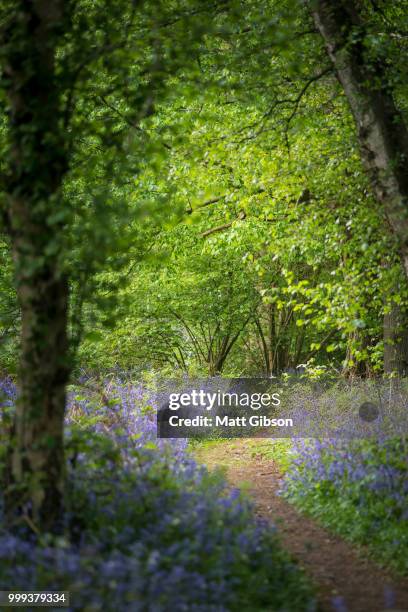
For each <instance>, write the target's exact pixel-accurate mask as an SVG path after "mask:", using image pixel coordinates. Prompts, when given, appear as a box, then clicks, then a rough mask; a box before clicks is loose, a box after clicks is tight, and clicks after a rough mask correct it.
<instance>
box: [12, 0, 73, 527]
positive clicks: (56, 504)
mask: <svg viewBox="0 0 408 612" xmlns="http://www.w3.org/2000/svg"><path fill="white" fill-rule="evenodd" d="M68 4H69V3H68V2H64V1H63V0H54V1H53V2H48V1H46V0H32V1H31V2H24V1H20V2H18V5H17V6H15V7H14V8H13V12H12V15H11V16H10V19H9V22H8V26H7V29H6V30H5V32H4V38H3V45H2V55H3V89H4V90H5V92H6V94H7V97H8V105H9V111H8V112H9V145H10V160H9V165H8V173H7V177H6V198H7V206H6V211H5V212H6V223H7V227H8V231H9V234H10V237H11V242H12V252H13V258H14V266H15V280H16V287H17V295H18V300H19V305H20V308H21V324H22V333H21V358H20V376H19V381H20V382H19V387H20V388H19V399H18V403H17V408H16V415H15V422H14V426H13V437H12V440H11V446H10V460H9V470H8V475H7V479H8V483H7V485H8V486H7V489H6V510H7V516H8V518H9V521H11V522H13V521H15V520H16V519H17V520H21V519H24V518H25V519H26V520H27V522H29V523H30V524H31V525H32V526H33V527H34V528H36V529H38V530H41V531H44V530H51V529H55V528H56V527H57V525H58V521H59V518H60V513H61V507H62V500H63V481H64V453H63V425H64V413H65V400H66V384H67V381H68V377H69V373H70V363H69V356H68V341H67V311H68V295H69V289H68V280H67V278H66V276H65V274H64V272H63V265H62V261H61V260H62V248H63V245H62V235H63V230H64V219H65V218H66V216H65V210H64V207H63V202H62V198H61V189H62V182H63V178H64V175H65V173H66V171H67V135H66V130H65V128H64V117H63V111H62V104H63V100H62V99H61V95H60V91H61V88H60V83H59V78H60V77H59V75H58V74H57V70H56V67H55V53H56V47H57V43H58V40H59V37H60V35H61V33H62V32H63V31H64V24H66V23H67V18H68V17H67V6H68Z"/></svg>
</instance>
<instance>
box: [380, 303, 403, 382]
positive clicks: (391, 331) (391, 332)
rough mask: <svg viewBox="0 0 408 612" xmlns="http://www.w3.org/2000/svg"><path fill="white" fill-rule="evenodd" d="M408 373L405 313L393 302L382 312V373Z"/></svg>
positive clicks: (401, 374)
mask: <svg viewBox="0 0 408 612" xmlns="http://www.w3.org/2000/svg"><path fill="white" fill-rule="evenodd" d="M407 373H408V327H407V315H406V314H405V313H404V312H403V311H402V309H401V307H400V306H399V305H398V304H396V303H395V302H393V303H392V304H391V305H390V311H389V312H387V313H385V314H384V374H398V375H399V376H405V375H406V374H407Z"/></svg>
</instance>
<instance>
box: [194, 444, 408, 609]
mask: <svg viewBox="0 0 408 612" xmlns="http://www.w3.org/2000/svg"><path fill="white" fill-rule="evenodd" d="M258 443H259V442H258ZM195 455H196V457H197V460H198V461H201V462H202V463H204V464H206V465H207V467H208V468H209V469H215V468H217V467H222V468H224V469H225V471H226V477H227V480H228V482H229V484H230V485H231V486H233V487H238V488H240V489H244V490H245V491H247V492H248V493H249V494H250V496H251V497H252V499H253V501H254V503H255V508H256V513H257V515H258V516H260V517H262V518H265V519H268V520H270V521H271V522H273V523H274V524H275V525H276V526H277V528H278V530H279V533H280V537H281V540H282V543H283V545H284V546H285V548H286V549H287V550H288V551H289V552H290V554H291V555H292V556H293V557H294V558H295V559H296V560H297V561H298V563H299V565H300V566H301V567H302V568H303V569H304V571H305V573H306V574H307V575H308V576H309V577H310V578H311V580H312V581H313V583H314V584H315V585H316V587H317V592H318V599H319V604H320V606H321V609H322V610H324V611H327V612H328V611H337V612H380V611H382V610H388V611H391V610H393V611H398V612H408V580H407V579H404V578H400V577H398V576H395V575H393V574H392V573H391V572H390V571H388V570H386V569H384V568H381V567H379V566H378V565H377V564H376V563H375V562H374V561H373V560H371V559H369V558H367V551H365V550H364V548H363V547H357V546H355V545H354V546H353V545H352V544H350V543H348V542H345V541H344V540H343V539H342V538H341V537H340V536H337V535H334V534H332V533H330V532H329V531H327V530H326V529H325V528H324V527H322V526H321V525H319V524H318V523H316V522H315V521H314V520H313V519H311V518H309V517H307V516H306V515H304V514H301V513H300V512H299V511H298V510H296V508H294V506H292V505H291V504H289V503H288V502H287V501H286V500H285V499H283V498H282V497H279V496H278V495H277V493H278V490H279V488H280V486H281V483H282V474H281V472H280V470H279V467H278V466H277V464H276V463H275V462H274V461H272V460H270V459H266V458H265V457H263V456H262V455H261V454H259V453H257V452H256V446H255V444H254V440H249V439H244V440H242V439H240V440H228V441H222V442H219V443H215V444H209V445H203V446H202V447H199V448H198V449H197V451H196V453H195ZM299 612H301V611H299Z"/></svg>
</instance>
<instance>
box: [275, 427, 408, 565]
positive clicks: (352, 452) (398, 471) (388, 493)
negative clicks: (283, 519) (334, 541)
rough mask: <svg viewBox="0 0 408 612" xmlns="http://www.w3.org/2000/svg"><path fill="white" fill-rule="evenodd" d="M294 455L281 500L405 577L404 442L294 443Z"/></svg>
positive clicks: (407, 493) (407, 504)
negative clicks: (368, 548)
mask: <svg viewBox="0 0 408 612" xmlns="http://www.w3.org/2000/svg"><path fill="white" fill-rule="evenodd" d="M293 451H294V454H293V456H294V459H293V461H292V462H291V465H290V468H289V470H288V471H287V473H286V476H285V483H284V491H283V493H284V495H285V496H286V497H288V498H289V499H291V500H292V501H294V502H295V503H296V504H297V505H298V506H299V507H300V508H302V509H304V510H306V511H307V512H309V513H311V514H312V515H314V516H317V517H319V519H320V520H322V521H323V522H325V523H326V524H327V525H328V526H330V527H333V528H334V529H336V530H338V531H339V532H340V533H342V534H344V535H346V536H349V537H350V538H351V539H354V540H356V541H359V542H362V543H365V544H367V545H369V546H371V547H372V548H373V549H374V550H375V552H376V554H378V555H380V556H381V557H382V558H384V560H387V561H389V562H391V563H393V564H394V565H395V566H396V567H397V568H398V569H399V570H401V571H402V572H407V571H408V446H407V442H406V440H405V441H404V438H390V439H380V440H378V439H377V440H374V439H370V440H354V441H348V442H347V441H344V440H343V441H342V440H338V439H325V440H297V441H296V443H295V444H294V449H293Z"/></svg>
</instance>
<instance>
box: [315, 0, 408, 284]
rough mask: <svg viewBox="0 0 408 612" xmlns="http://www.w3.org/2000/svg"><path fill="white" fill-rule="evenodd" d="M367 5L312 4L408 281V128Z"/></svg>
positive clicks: (353, 1) (346, 0)
mask: <svg viewBox="0 0 408 612" xmlns="http://www.w3.org/2000/svg"><path fill="white" fill-rule="evenodd" d="M362 5H363V3H360V2H358V1H357V0H336V2H332V1H331V0H310V6H311V10H312V13H313V17H314V21H315V24H316V26H317V28H318V30H319V31H320V33H321V35H322V37H323V39H324V41H325V44H326V48H327V52H328V55H329V56H330V58H331V60H332V62H333V65H334V67H335V69H336V73H337V77H338V79H339V81H340V83H341V85H342V87H343V89H344V92H345V94H346V96H347V99H348V102H349V105H350V108H351V111H352V113H353V116H354V120H355V123H356V127H357V137H358V140H359V144H360V150H361V157H362V160H363V163H364V164H365V167H366V169H367V171H368V173H369V176H370V180H371V185H372V188H373V191H374V194H375V196H376V198H377V200H378V202H379V204H380V206H381V210H384V212H385V215H386V217H387V219H388V222H389V225H390V227H391V229H392V232H393V233H394V235H395V237H396V238H397V240H398V243H399V252H400V256H401V260H402V263H403V266H404V270H405V274H406V276H407V278H408V130H407V126H406V123H405V121H404V118H403V117H402V115H401V113H400V112H399V110H398V108H397V106H396V104H395V101H394V100H395V96H394V95H393V91H392V83H391V82H390V79H389V75H388V68H387V63H386V61H385V60H384V59H383V58H381V57H379V56H378V57H373V54H372V53H370V52H369V46H370V42H369V41H370V36H369V32H368V28H367V27H366V22H365V17H364V16H363V13H362Z"/></svg>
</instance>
